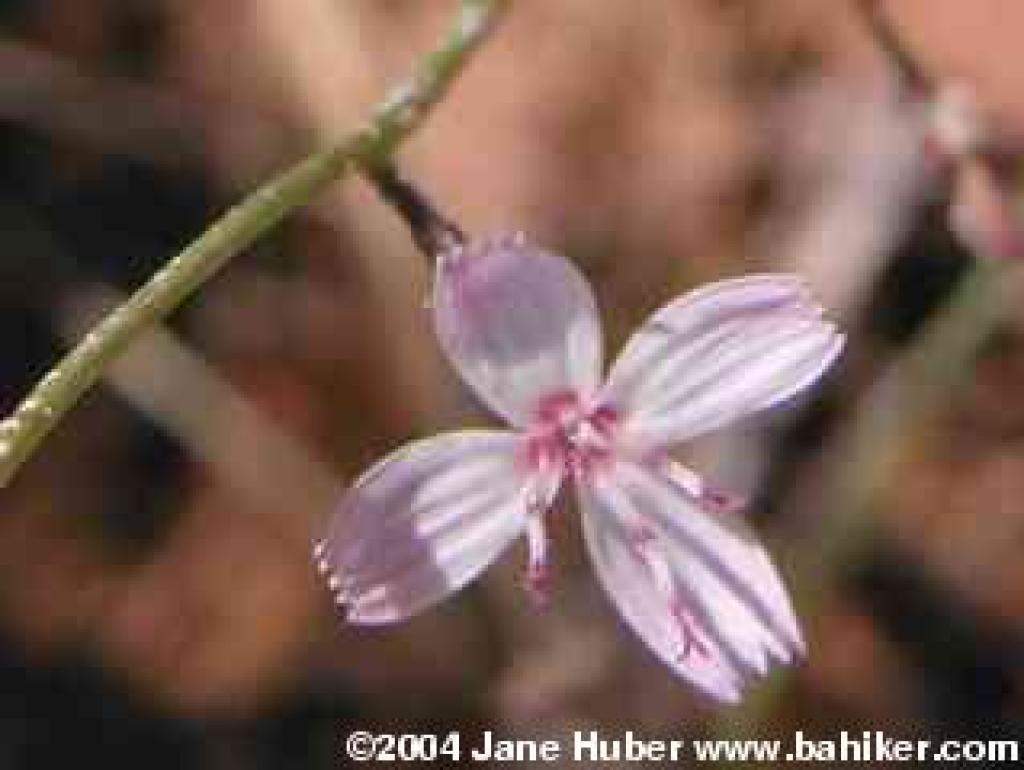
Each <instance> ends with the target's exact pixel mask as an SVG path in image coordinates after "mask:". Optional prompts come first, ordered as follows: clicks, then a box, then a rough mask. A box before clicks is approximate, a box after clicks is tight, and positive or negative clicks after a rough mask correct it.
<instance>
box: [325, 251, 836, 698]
mask: <svg viewBox="0 0 1024 770" xmlns="http://www.w3.org/2000/svg"><path fill="white" fill-rule="evenodd" d="M433 304H434V320H435V323H436V327H437V334H438V337H439V338H440V341H441V345H442V347H443V349H444V351H445V353H446V354H447V356H448V358H449V359H450V360H451V362H452V364H453V365H454V366H455V368H456V369H457V370H458V372H459V374H460V375H461V376H462V378H463V379H464V380H465V382H466V383H467V384H468V385H469V387H471V388H472V389H473V391H474V392H475V393H476V394H477V395H478V396H479V397H480V398H481V399H483V401H484V402H486V404H487V405H488V406H489V407H490V408H491V409H493V410H494V412H496V413H497V414H498V415H500V416H501V417H503V418H504V419H505V420H506V421H507V422H508V424H509V425H510V427H511V429H510V430H470V431H459V432H453V433H447V434H443V435H440V436H437V437H434V438H429V439H425V440H422V441H417V442H414V443H412V444H409V445H407V446H405V447H402V448H401V449H399V450H398V451H397V452H395V453H393V454H392V455H390V456H389V457H386V458H385V459H383V460H382V461H380V462H379V463H378V464H377V465H375V466H374V467H372V468H371V469H370V470H369V471H367V472H366V473H365V474H364V475H363V476H362V477H361V478H360V479H359V480H358V481H356V483H355V485H354V486H353V487H352V489H351V490H350V491H349V492H348V493H347V494H346V495H345V497H344V498H343V500H342V502H341V504H340V506H339V509H338V511H337V512H336V513H335V515H334V517H333V519H332V522H331V525H330V529H329V532H328V535H327V537H326V539H325V540H323V541H321V542H320V543H319V544H318V545H317V546H316V549H315V557H316V559H317V560H318V564H319V567H320V569H321V571H322V572H323V573H324V574H325V575H327V576H328V580H329V584H330V587H331V589H332V590H333V591H334V592H335V593H336V597H337V601H338V603H339V605H341V606H343V607H344V608H345V610H346V614H347V618H348V620H349V621H350V622H352V623H361V624H381V623H393V622H396V621H400V620H403V619H405V618H408V617H409V616H411V615H413V614H415V613H417V612H419V611H421V610H423V609H426V608H427V607H429V606H431V605H433V604H435V603H436V602H438V601H440V600H441V599H443V598H445V597H446V596H449V595H450V594H452V593H453V592H455V591H457V590H458V589H460V588H461V587H463V586H464V585H466V584H467V583H469V582H470V581H471V580H473V579H474V578H475V577H476V576H477V575H479V574H480V572H481V571H482V570H483V569H484V568H485V567H486V566H487V565H488V564H490V563H491V562H492V561H494V560H495V559H496V558H497V557H498V555H499V554H501V553H502V551H504V550H505V548H506V547H507V546H508V545H509V544H510V543H512V542H513V541H514V540H515V539H516V538H517V537H519V536H520V535H522V536H525V539H526V543H527V548H528V554H529V556H528V561H529V563H528V567H527V582H528V585H529V586H530V587H532V588H533V589H534V590H535V591H536V592H541V591H542V590H543V587H544V583H545V578H546V576H547V569H548V564H549V553H548V551H549V548H548V539H547V536H546V532H545V516H546V515H547V511H548V509H549V508H550V506H551V504H552V502H553V501H554V498H555V496H556V494H557V493H558V491H559V488H560V487H561V486H562V484H563V482H571V483H572V484H573V485H574V486H575V488H576V493H577V496H578V499H579V504H580V508H581V510H582V517H583V533H584V537H585V539H586V546H587V549H588V551H589V553H590V556H591V559H592V560H593V564H594V568H595V570H596V572H597V575H598V578H599V580H600V582H601V584H602V586H603V587H604V589H605V590H606V591H607V593H608V595H609V596H610V597H611V599H612V601H613V602H614V604H615V606H616V607H617V609H618V611H619V612H620V613H621V614H622V616H623V618H624V619H625V620H626V622H627V623H628V624H629V625H630V626H631V627H632V629H633V630H634V631H635V632H636V633H637V634H639V636H640V637H641V638H642V639H643V640H644V642H646V644H647V645H648V646H649V647H650V648H651V649H652V650H653V651H654V653H655V654H656V655H657V656H658V657H659V658H660V659H661V660H662V661H664V662H665V663H666V664H667V665H668V666H670V667H671V668H672V670H673V671H674V672H675V673H676V674H678V675H679V676H681V677H683V678H684V679H686V680H687V681H689V682H690V683H692V684H693V685H695V686H696V687H697V688H699V689H700V690H701V691H703V692H704V693H706V694H709V695H711V696H713V697H715V698H719V699H722V700H736V699H738V698H739V694H740V689H741V686H742V685H743V683H744V681H745V680H747V679H749V678H751V677H752V675H755V674H758V675H759V674H764V672H765V671H766V670H767V668H768V665H769V662H770V661H773V660H774V661H779V662H788V661H789V660H790V659H791V658H792V656H793V655H794V654H795V653H802V652H803V649H804V646H803V641H802V638H801V634H800V630H799V628H798V625H797V621H796V618H795V616H794V613H793V610H792V607H791V605H790V602H789V599H788V597H787V595H786V591H785V589H784V588H783V586H782V583H781V581H780V579H779V576H778V574H777V573H776V571H775V569H774V567H773V566H772V564H771V562H770V561H769V559H768V557H767V555H766V554H765V552H764V551H763V550H762V548H761V547H760V546H759V545H758V544H757V543H756V542H755V540H754V539H753V538H752V537H751V535H750V534H749V533H748V532H747V531H746V530H745V529H743V527H742V526H741V525H740V523H739V522H737V521H736V520H735V518H734V517H731V516H728V515H726V511H724V510H723V509H724V508H726V507H729V498H728V497H725V496H723V495H721V494H720V493H717V492H714V491H712V490H709V489H708V488H707V486H706V485H705V484H704V482H703V481H702V479H701V478H700V476H698V475H697V474H696V473H695V472H693V471H692V470H690V469H688V468H686V467H684V466H682V465H680V464H678V463H676V462H675V461H673V460H672V459H670V457H669V455H668V453H667V450H668V449H669V448H670V447H672V446H673V445H674V444H677V443H678V442H681V441H685V440H687V439H690V438H692V437H694V436H697V435H700V434H703V433H707V432H708V431H713V430H717V429H718V428H721V427H723V426H725V425H727V424H729V423H731V422H734V421H736V420H738V419H740V418H743V417H745V416H748V415H751V414H753V413H755V412H759V411H761V410H764V409H767V408H769V407H772V406H775V405H777V404H780V403H781V402H783V401H785V400H786V399H788V398H789V397H790V396H792V395H794V394H795V393H797V392H798V391H801V390H803V389H804V388H806V387H807V386H808V385H810V384H811V383H813V382H814V381H815V380H816V379H817V378H818V377H819V376H820V375H821V374H822V372H823V371H824V370H825V369H826V368H827V367H828V366H829V365H830V364H831V363H832V361H833V360H834V359H835V358H836V356H837V354H838V353H839V350H840V348H841V347H842V343H843V338H842V336H841V335H840V334H838V333H837V332H836V330H835V328H834V327H833V326H832V325H831V324H829V323H827V322H826V321H824V320H822V318H821V309H820V308H819V307H818V306H816V305H815V304H814V303H813V302H812V301H811V299H810V297H809V294H808V291H807V288H806V287H805V285H804V284H803V283H802V282H801V281H800V279H799V278H797V277H795V276H791V275H755V276H750V277H746V278H738V279H733V280H726V281H721V282H719V283H714V284H711V285H709V286H706V287H704V288H702V289H700V290H698V291H694V292H692V293H690V294H687V295H685V296H683V297H681V298H679V299H676V300H675V301H674V302H672V303H670V304H669V305H667V306H665V307H664V308H662V309H661V310H659V311H658V312H657V313H655V314H654V315H653V316H652V317H651V318H650V319H649V320H648V321H647V323H646V324H644V325H643V326H642V327H641V328H640V330H639V331H638V332H637V333H636V334H635V335H634V336H633V338H632V339H631V340H630V341H629V342H628V344H627V345H626V347H625V349H624V350H623V352H622V354H621V355H620V356H619V358H618V360H617V361H616V362H615V364H614V365H613V366H612V368H611V372H610V373H609V375H608V377H607V378H606V379H605V380H604V382H603V383H602V380H601V365H602V336H601V327H600V321H599V318H598V313H597V308H596V306H595V302H594V297H593V295H592V294H591V292H590V288H589V287H588V285H587V283H586V281H585V280H584V278H583V277H582V276H581V275H580V273H579V272H578V271H577V270H576V268H575V267H574V266H573V265H572V264H571V263H570V262H568V261H567V260H565V259H563V258H561V257H558V256H555V255H552V254H548V253H545V252H543V251H541V250H539V249H537V248H535V247H533V246H528V245H526V244H525V243H524V242H523V240H522V238H513V239H498V240H485V241H480V242H476V243H473V244H470V245H469V246H466V247H463V248H459V249H456V250H452V251H450V252H448V253H446V254H443V255H442V256H441V257H440V258H439V259H438V265H437V278H436V283H435V288H434V303H433Z"/></svg>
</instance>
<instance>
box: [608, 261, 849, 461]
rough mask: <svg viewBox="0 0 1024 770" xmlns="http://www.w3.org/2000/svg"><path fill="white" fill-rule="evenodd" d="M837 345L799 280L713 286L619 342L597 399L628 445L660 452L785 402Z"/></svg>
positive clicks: (766, 278) (752, 279)
mask: <svg viewBox="0 0 1024 770" xmlns="http://www.w3.org/2000/svg"><path fill="white" fill-rule="evenodd" d="M842 345H843V336H842V335H841V334H839V333H838V332H837V331H836V330H835V327H834V326H833V325H832V324H831V323H828V322H827V321H824V320H823V319H822V318H821V309H820V307H818V306H817V305H816V304H814V303H813V302H812V301H811V299H810V296H809V293H808V290H807V288H806V286H805V285H804V283H803V282H802V281H801V280H800V279H799V277H797V276H793V275H770V274H766V275H755V276H748V277H745V278H737V279H730V280H725V281H719V282H717V283H713V284H710V285H709V286H705V287H703V288H701V289H698V290H697V291H694V292H691V293H689V294H686V295H684V296H683V297H681V298H679V299H677V300H675V301H674V302H672V303H670V304H669V305H666V306H665V307H664V308H662V309H661V310H659V311H657V312H656V313H655V314H654V315H653V316H652V317H651V318H650V319H649V320H648V321H647V322H646V323H645V324H644V325H643V326H642V327H641V328H640V330H639V331H637V332H636V333H635V334H634V335H633V337H632V338H631V339H630V340H629V342H628V343H627V344H626V347H625V349H624V350H623V352H622V354H621V355H620V356H619V358H618V360H617V361H616V362H615V365H614V366H613V367H612V371H611V373H610V375H609V377H608V382H607V384H606V386H605V388H604V390H603V391H602V393H601V396H600V398H601V400H602V401H605V402H607V403H609V404H612V405H613V406H614V407H615V408H616V409H617V410H618V411H619V413H620V414H621V415H622V423H621V426H620V435H621V437H622V439H623V440H624V442H625V443H626V444H627V445H631V446H634V447H636V448H637V449H642V450H651V449H658V448H664V447H667V446H670V445H672V444H675V443H678V442H679V441H683V440H686V439H688V438H692V437H693V436H696V435H699V434H701V433H706V432H709V431H713V430H716V429H718V428H720V427H722V426H723V425H725V424H727V423H729V422H732V421H734V420H737V419H740V418H742V417H745V416H748V415H750V414H753V413H755V412H758V411H761V410H764V409H767V408H770V407H772V406H775V405H777V404H779V403H781V402H783V401H785V400H786V399H788V398H790V397H791V396H793V395H795V394H796V393H798V392H800V391H801V390H803V389H804V388H806V387H807V386H809V385H810V384H811V383H813V382H814V381H815V380H816V379H818V378H819V377H820V376H821V374H822V373H823V372H824V371H825V370H826V369H827V368H828V367H829V365H830V364H831V363H832V362H833V361H834V360H835V358H836V356H837V355H838V354H839V352H840V350H841V349H842Z"/></svg>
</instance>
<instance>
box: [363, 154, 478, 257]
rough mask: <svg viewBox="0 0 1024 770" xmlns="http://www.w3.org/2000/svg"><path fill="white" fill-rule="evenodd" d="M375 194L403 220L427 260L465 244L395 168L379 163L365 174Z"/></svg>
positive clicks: (452, 225) (435, 208)
mask: <svg viewBox="0 0 1024 770" xmlns="http://www.w3.org/2000/svg"><path fill="white" fill-rule="evenodd" d="M366 178H367V180H368V181H369V182H370V183H371V184H373V186H374V187H375V188H376V189H377V193H378V194H379V195H380V197H381V198H383V199H384V201H385V202H386V203H387V204H388V205H390V206H391V207H392V208H393V209H395V211H397V212H398V214H399V215H400V216H401V217H402V219H404V220H405V223H406V224H407V225H408V226H409V231H410V233H411V235H412V239H413V241H414V242H415V243H416V247H417V248H418V249H419V250H420V251H421V252H422V253H423V255H424V256H425V257H426V258H427V259H428V260H433V259H434V258H435V257H437V256H438V255H439V254H441V253H443V252H445V251H447V250H448V249H451V248H452V247H454V246H458V245H460V244H462V243H464V242H465V240H466V236H465V234H464V233H463V232H462V230H460V229H459V227H458V226H457V225H456V224H455V223H454V222H452V221H451V220H450V219H448V218H447V217H445V216H444V215H443V214H441V212H440V211H438V209H437V207H436V206H435V205H434V204H433V203H432V202H431V201H430V199H429V198H428V197H427V196H426V195H425V194H424V193H423V191H421V190H420V189H419V188H417V187H416V186H415V185H414V184H412V183H411V182H409V181H408V180H407V179H403V178H402V177H400V176H399V175H398V172H397V171H396V170H395V167H394V166H392V165H390V164H382V165H381V166H379V167H378V168H374V169H370V170H368V171H367V172H366Z"/></svg>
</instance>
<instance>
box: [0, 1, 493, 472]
mask: <svg viewBox="0 0 1024 770" xmlns="http://www.w3.org/2000/svg"><path fill="white" fill-rule="evenodd" d="M506 4H507V0H462V2H461V3H460V4H459V11H458V14H457V15H456V18H455V20H454V23H453V24H452V26H451V28H450V30H449V31H448V33H447V35H446V36H445V38H444V40H443V41H442V42H441V44H440V45H439V46H438V47H437V48H436V49H435V50H433V51H431V52H430V53H428V54H427V55H426V56H425V57H424V59H423V61H422V63H421V65H420V67H419V69H418V70H417V71H416V72H415V73H414V74H413V76H412V77H411V78H410V79H409V80H408V81H407V82H405V83H402V84H400V85H399V86H398V87H397V88H396V89H395V90H394V91H393V92H392V95H391V96H390V97H389V98H387V99H386V100H385V101H384V102H383V103H382V104H381V105H380V106H379V107H378V108H377V110H376V111H375V112H374V115H373V118H372V119H371V121H370V123H369V125H367V126H366V127H364V128H363V129H361V130H359V131H357V132H355V133H354V134H352V135H351V136H349V137H348V138H346V139H345V140H343V141H342V142H340V143H339V144H338V145H336V146H335V147H333V148H331V149H328V150H323V151H320V152H317V153H314V154H313V155H310V156H309V157H307V158H306V159H304V160H302V161H300V162H299V163H297V164H295V165H294V166H292V167H291V168H289V169H287V170H286V171H284V172H283V173H281V174H280V175H279V176H277V177H275V178H274V179H271V180H270V181H269V182H267V183H266V184H264V185H263V186H261V187H259V188H258V189H257V190H256V191H255V192H253V193H251V194H250V195H249V196H248V197H246V198H245V199H244V200H243V201H242V202H241V203H239V204H238V205H237V206H235V207H234V208H232V209H230V210H229V211H228V212H227V213H226V214H224V215H223V216H222V217H221V218H220V219H219V220H217V221H216V222H214V223H213V225H211V226H210V228H209V229H208V230H207V231H206V232H205V233H203V234H202V235H201V236H200V237H199V238H198V239H196V240H195V241H193V242H192V243H191V244H190V245H189V246H188V247H187V248H185V250H184V251H182V252H181V253H179V254H178V255H177V256H175V257H174V258H173V259H171V260H170V262H168V263H167V264H166V265H165V266H164V267H163V268H162V269H160V270H159V271H158V272H157V273H156V274H155V275H154V276H153V277H152V278H151V279H150V280H149V281H148V282H147V283H146V284H145V285H144V286H142V288H140V289H139V290H138V291H137V292H136V293H135V294H134V295H133V296H132V297H131V298H130V299H128V301H127V302H125V303H124V304H123V305H121V306H120V307H118V308H116V309H115V310H113V311H112V312H111V313H110V314H109V315H108V316H107V317H106V318H104V319H103V320H102V321H101V322H100V323H99V324H98V325H97V326H96V327H95V328H94V329H93V330H92V331H90V332H89V333H88V334H86V336H85V338H84V339H83V340H82V341H81V342H80V343H79V344H78V346H77V347H75V348H74V349H73V350H72V351H71V352H70V353H68V354H67V355H66V356H65V357H64V358H63V359H62V360H61V361H60V362H59V363H58V364H57V365H56V366H55V367H53V369H51V370H50V372H49V373H48V374H47V375H46V376H45V377H43V379H42V380H40V381H39V383H38V384H37V385H36V386H35V387H34V388H33V389H32V391H31V392H30V393H29V394H28V396H27V397H26V398H25V400H24V401H22V402H21V404H20V405H19V406H18V407H17V408H16V409H15V410H14V412H13V413H12V414H11V415H10V416H9V417H8V418H7V419H5V420H4V421H3V422H0V488H2V487H6V486H7V485H8V484H9V483H10V481H11V479H12V478H13V477H14V475H15V473H16V472H17V470H18V469H19V468H20V467H21V466H22V465H23V464H24V463H25V461H26V460H28V459H29V458H30V457H31V456H32V454H33V453H34V452H35V451H36V448H37V447H38V446H39V444H40V443H41V442H42V440H43V439H44V438H46V436H47V435H48V434H49V433H50V431H52V430H53V429H54V428H55V427H56V426H57V424H58V423H59V422H60V421H61V419H62V418H63V417H64V415H65V414H67V412H68V411H69V410H70V409H71V408H72V407H73V406H74V405H75V404H76V403H77V402H78V400H79V399H80V398H81V397H82V395H83V394H84V393H85V392H86V391H88V390H89V388H91V387H92V385H93V384H94V383H95V382H96V381H97V380H98V379H99V377H100V375H101V374H102V373H103V371H104V369H105V368H106V367H107V366H108V365H109V364H110V362H111V361H113V360H114V359H115V358H116V357H117V356H118V355H119V354H120V353H121V351H122V350H124V348H125V347H126V346H128V345H129V344H130V343H131V342H132V341H133V340H134V339H136V338H137V337H138V336H139V335H140V334H142V333H143V332H144V331H145V330H146V329H148V328H150V327H151V326H153V325H154V324H156V323H157V322H159V321H161V320H162V319H163V318H164V317H165V316H167V315H168V314H170V313H171V312H173V311H174V310H175V308H177V307H178V306H179V305H180V304H181V303H182V302H184V301H185V300H186V299H188V297H190V296H191V295H192V293H193V292H195V291H196V290H197V289H198V288H199V287H200V286H202V285H203V283H205V282H206V281H207V280H209V279H210V278H211V277H212V276H213V275H214V274H215V273H216V272H217V271H218V270H220V268H221V267H223V266H224V265H225V264H226V263H227V262H228V260H230V259H231V258H232V257H234V256H235V255H236V254H238V253H239V252H241V251H243V250H245V249H246V248H248V247H249V246H250V245H252V244H253V242H255V241H256V240H257V239H258V238H259V237H260V236H261V235H263V234H264V233H265V232H267V230H269V229H270V228H272V227H273V226H274V225H276V224H277V223H278V222H280V221H281V220H282V219H283V218H284V217H285V216H286V215H287V214H288V213H289V212H290V211H292V210H293V209H295V208H296V207H298V206H301V205H303V204H304V203H306V202H307V201H309V200H310V198H312V197H313V196H314V195H315V194H316V193H318V192H319V191H320V190H322V189H324V188H325V187H326V186H327V185H329V184H330V183H332V182H334V181H336V180H337V179H339V178H340V177H341V176H343V175H344V174H346V173H347V172H349V171H351V170H352V169H353V168H358V169H373V168H377V167H379V166H380V165H381V164H383V163H385V162H386V161H387V159H388V158H389V157H390V155H391V154H392V153H393V152H394V150H395V149H396V147H397V146H398V145H399V143H400V142H401V141H402V140H403V139H405V138H406V137H407V136H409V134H411V133H412V132H413V130H414V129H415V128H416V127H417V126H418V125H419V124H420V123H421V122H422V121H423V119H424V118H425V117H426V115H427V113H428V112H429V111H430V109H431V108H432V107H433V106H434V105H435V104H437V103H438V102H439V101H440V100H441V98H442V97H443V96H444V94H445V92H446V91H447V89H448V87H449V86H450V85H451V83H452V82H453V81H454V79H455V78H456V76H457V75H458V74H459V72H461V70H462V68H463V66H464V65H465V63H466V61H467V59H468V57H469V55H470V53H471V52H472V51H473V49H475V48H476V47H477V45H479V43H481V42H482V41H483V40H484V38H485V37H486V36H487V33H488V31H489V30H490V29H491V27H492V23H493V22H494V21H495V20H496V18H497V16H498V15H499V13H500V11H501V10H502V9H503V7H504V6H505V5H506Z"/></svg>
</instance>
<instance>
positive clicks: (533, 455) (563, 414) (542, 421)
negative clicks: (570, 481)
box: [524, 390, 619, 478]
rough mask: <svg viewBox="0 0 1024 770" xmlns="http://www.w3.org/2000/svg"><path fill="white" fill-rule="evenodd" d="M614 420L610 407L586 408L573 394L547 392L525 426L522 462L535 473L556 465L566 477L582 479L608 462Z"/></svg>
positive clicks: (610, 454)
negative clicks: (524, 447)
mask: <svg viewBox="0 0 1024 770" xmlns="http://www.w3.org/2000/svg"><path fill="white" fill-rule="evenodd" d="M618 420H619V417H618V412H617V411H616V410H615V409H614V408H613V407H611V406H610V405H607V404H601V405H596V406H593V405H588V404H586V403H585V402H584V400H583V399H582V398H581V397H580V395H579V394H578V393H575V392H573V391H564V390H559V391H554V392H552V393H549V394H548V395H546V396H544V397H542V398H541V399H540V400H539V401H538V403H537V406H536V407H535V409H534V412H533V419H532V420H531V422H530V424H529V425H528V426H527V442H526V449H525V452H524V457H525V462H526V464H527V465H528V466H531V467H532V468H533V469H535V470H542V469H543V468H544V467H546V466H551V465H557V466H559V467H560V468H562V470H563V472H564V473H565V474H567V475H571V476H573V477H575V478H586V477H588V476H590V475H592V474H593V473H595V472H596V471H598V470H599V469H600V468H602V467H605V466H607V465H608V463H609V462H610V461H611V459H612V455H613V440H614V433H615V429H616V427H617V425H618Z"/></svg>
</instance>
